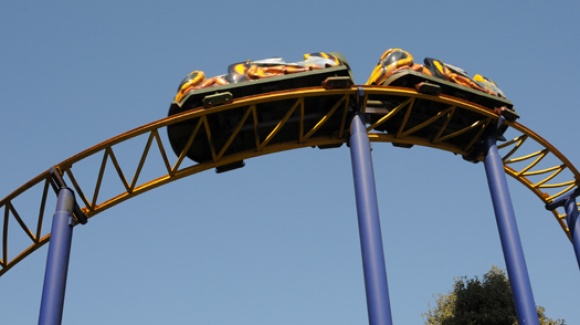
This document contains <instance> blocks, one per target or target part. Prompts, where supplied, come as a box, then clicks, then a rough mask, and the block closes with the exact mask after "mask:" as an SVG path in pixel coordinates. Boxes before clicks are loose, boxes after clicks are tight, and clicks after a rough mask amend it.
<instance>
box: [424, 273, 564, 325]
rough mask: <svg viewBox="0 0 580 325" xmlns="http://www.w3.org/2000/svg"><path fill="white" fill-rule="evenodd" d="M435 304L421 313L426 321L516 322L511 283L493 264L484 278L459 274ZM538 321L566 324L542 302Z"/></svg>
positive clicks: (464, 324) (452, 324)
mask: <svg viewBox="0 0 580 325" xmlns="http://www.w3.org/2000/svg"><path fill="white" fill-rule="evenodd" d="M435 302H436V304H437V306H436V307H435V308H434V309H431V308H429V311H428V312H427V313H425V314H424V315H423V316H424V318H425V325H480V324H481V325H517V324H518V321H517V318H516V312H515V306H514V303H513V299H512V292H511V287H510V284H509V281H508V278H507V276H506V274H505V272H504V271H503V270H501V269H500V268H498V267H496V266H492V268H491V270H490V271H489V272H487V273H486V274H485V275H484V276H483V279H479V278H478V277H475V278H473V279H468V278H467V277H461V278H458V279H456V280H455V284H454V285H453V290H452V292H450V293H448V294H440V295H438V296H437V298H436V301H435ZM537 312H538V318H539V320H540V324H541V325H566V322H565V321H564V320H562V319H558V320H552V319H550V318H548V317H547V316H546V314H545V309H544V307H542V306H538V307H537Z"/></svg>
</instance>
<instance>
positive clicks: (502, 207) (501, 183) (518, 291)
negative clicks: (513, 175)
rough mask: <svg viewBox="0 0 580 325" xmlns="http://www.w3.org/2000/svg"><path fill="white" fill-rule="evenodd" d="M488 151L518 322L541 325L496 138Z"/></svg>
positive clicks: (492, 190) (489, 177) (487, 146)
mask: <svg viewBox="0 0 580 325" xmlns="http://www.w3.org/2000/svg"><path fill="white" fill-rule="evenodd" d="M485 150H486V156H485V162H484V163H485V172H486V174H487V182H488V184H489V191H490V193H491V198H492V200H493V207H494V211H495V219H496V221H497V228H498V231H499V236H500V239H501V245H502V248H503V254H504V259H505V262H506V266H507V272H508V277H509V280H510V284H511V287H512V293H513V298H514V305H515V307H516V315H517V317H518V322H519V323H520V324H526V325H528V324H530V325H539V320H538V314H537V313H536V303H535V301H534V295H533V293H532V286H531V284H530V278H529V275H528V269H527V266H526V260H525V258H524V253H523V249H522V244H521V241H520V235H519V232H518V226H517V223H516V219H515V212H514V209H513V206H512V203H511V198H510V194H509V190H508V187H507V180H506V176H505V172H504V167H503V161H502V159H501V157H500V155H499V153H498V150H497V145H496V138H495V136H490V137H488V138H487V139H486V140H485Z"/></svg>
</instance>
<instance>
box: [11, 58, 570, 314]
mask: <svg viewBox="0 0 580 325" xmlns="http://www.w3.org/2000/svg"><path fill="white" fill-rule="evenodd" d="M335 55H336V56H337V57H338V59H339V60H340V63H339V64H336V65H327V66H325V67H324V68H321V69H306V70H296V71H295V72H294V71H293V72H292V73H286V72H284V71H283V72H282V73H281V74H276V75H273V76H269V77H268V78H260V79H258V80H252V81H248V82H241V83H231V82H216V80H215V79H214V80H213V81H212V84H211V86H208V87H205V86H204V87H196V86H195V85H194V86H192V84H191V83H188V82H189V81H190V80H191V79H192V77H193V78H195V77H197V76H198V75H197V74H194V75H191V76H189V79H187V80H184V82H183V83H182V84H181V85H180V91H181V90H182V89H184V90H183V91H181V95H179V96H176V98H175V100H174V101H173V103H172V104H171V107H170V109H169V114H168V116H167V117H166V118H162V119H160V120H158V121H155V122H152V123H150V124H147V125H143V126H141V127H138V128H136V129H133V130H130V131H128V132H125V133H123V134H120V135H118V136H116V137H113V138H111V139H108V140H106V141H104V142H102V143H100V144H98V145H96V146H93V147H91V148H89V149H87V150H85V151H82V152H81V153H79V154H77V155H75V156H73V157H70V158H68V159H66V160H64V161H62V162H60V163H58V164H55V165H53V166H51V167H50V168H49V169H47V170H46V171H44V172H42V173H41V174H39V175H38V176H36V177H34V178H33V179H31V180H30V181H28V182H27V183H25V184H24V185H22V186H21V187H19V188H17V189H16V190H14V191H13V192H11V193H10V194H9V195H8V196H6V197H5V198H3V199H2V200H1V201H0V211H2V212H3V216H4V218H3V223H2V242H1V245H2V250H1V256H0V275H2V274H4V273H6V272H7V271H9V270H10V269H12V268H13V267H14V266H15V265H16V264H17V263H18V262H20V261H22V260H23V259H24V258H25V257H27V256H29V255H30V254H31V253H33V252H34V251H36V250H37V249H38V248H40V247H41V246H43V245H44V244H47V243H48V242H49V241H51V236H52V235H53V233H51V230H50V229H46V227H43V224H44V221H46V220H47V219H49V217H50V216H49V215H48V214H49V213H50V214H52V212H50V211H53V210H52V207H51V206H50V204H51V202H54V201H55V200H56V195H58V193H59V192H60V191H61V190H62V189H63V188H66V189H70V190H71V191H72V192H74V194H75V198H76V200H75V201H74V203H73V205H72V208H71V216H72V218H73V220H74V225H78V224H86V223H87V221H88V220H89V219H91V218H92V217H94V216H96V215H97V214H99V213H101V212H103V211H105V210H107V209H109V208H111V207H113V206H115V205H117V204H120V203H122V202H124V201H126V200H129V199H131V198H133V197H135V196H137V195H139V194H141V193H144V192H147V191H149V190H152V189H155V188H157V187H160V186H163V185H166V184H168V183H170V182H173V181H176V180H178V179H181V178H184V177H187V176H190V175H193V174H196V173H200V172H202V171H206V170H210V169H215V170H216V171H217V172H225V171H229V170H233V169H236V168H242V167H243V166H244V164H245V161H246V160H248V159H251V158H253V157H257V156H262V155H267V154H273V153H277V152H281V151H286V150H292V149H299V148H315V149H316V148H319V149H331V148H337V147H341V146H342V145H344V144H347V145H349V146H350V147H351V150H352V146H353V139H352V136H353V134H354V130H353V124H351V123H352V121H353V116H359V117H360V118H361V121H362V123H363V125H364V128H363V129H364V130H363V132H364V135H365V137H366V138H367V139H368V141H370V142H375V143H382V142H388V143H391V144H392V145H394V146H397V147H404V148H410V147H412V146H425V147H430V148H435V149H440V150H444V151H447V152H449V153H451V154H453V155H456V156H460V157H462V158H463V159H465V160H466V161H469V162H473V163H478V162H485V159H486V139H488V138H490V137H491V138H493V139H494V140H500V141H501V144H499V145H498V146H497V149H498V151H499V153H500V156H501V163H502V166H503V172H504V173H505V174H507V175H509V176H511V177H513V178H514V179H516V180H517V181H518V182H520V183H521V184H522V185H523V186H525V187H526V188H528V189H529V190H531V191H532V192H533V193H534V194H535V195H536V196H537V197H538V198H539V200H540V202H539V203H540V204H541V205H540V207H544V208H546V209H547V211H549V213H551V214H552V215H553V217H554V220H555V222H557V223H558V225H559V226H560V227H561V229H562V231H563V234H564V235H565V236H567V237H568V238H569V239H570V240H571V241H572V242H573V243H575V240H578V238H576V237H575V235H574V230H575V229H574V224H575V222H576V221H575V220H576V219H573V218H572V217H574V215H577V214H578V208H579V206H578V204H577V203H576V201H575V197H576V196H577V195H579V194H580V190H579V187H578V185H579V180H580V174H579V173H578V170H577V169H576V168H575V167H574V166H573V165H572V163H571V162H570V161H569V160H568V159H567V158H566V157H565V156H564V155H563V154H562V153H561V152H560V151H558V149H556V148H555V147H554V146H552V145H551V144H550V143H549V142H548V141H546V140H545V139H543V138H542V137H540V136H539V135H538V134H536V133H535V132H533V131H532V130H530V129H528V128H527V127H525V126H524V125H522V124H520V123H518V122H517V119H518V114H517V113H516V111H515V109H514V106H513V104H512V103H511V102H510V101H509V100H507V99H506V98H505V97H502V96H498V94H497V93H494V94H491V93H486V92H484V91H481V89H470V88H469V87H467V86H465V85H461V84H459V85H458V84H457V83H456V82H453V81H449V80H444V79H442V78H439V77H437V76H433V75H427V74H425V73H422V72H420V71H417V69H403V70H402V71H395V73H392V71H389V72H390V73H391V75H390V76H388V77H385V76H384V75H382V74H381V73H380V71H378V70H375V72H373V74H374V75H375V79H374V80H375V81H376V80H379V79H380V82H373V80H369V82H367V83H366V84H365V85H355V84H354V82H353V79H352V76H351V75H350V68H349V66H348V63H347V62H346V60H345V59H344V58H342V57H341V56H340V55H339V54H335ZM264 64H265V66H268V67H272V66H275V67H278V66H279V65H280V62H279V61H276V62H275V64H273V63H272V62H266V63H264ZM302 66H304V65H302ZM293 67H295V65H294V66H293ZM383 67H384V65H383ZM451 67H452V66H451ZM397 68H400V67H397ZM399 70H400V69H399ZM264 71H265V70H262V71H261V72H262V73H263V72H264ZM223 78H225V77H223ZM230 79H231V78H230ZM371 79H372V78H371ZM246 81H247V80H246ZM184 85H185V86H184ZM494 85H495V84H494ZM186 88H188V89H186ZM178 94H179V92H178ZM165 135H167V136H168V139H169V143H170V145H167V142H166V141H164V137H165ZM508 135H509V137H507V138H506V136H508ZM126 145H130V146H132V147H133V148H138V147H141V148H142V151H140V152H141V154H140V155H139V157H138V159H136V160H135V161H136V164H135V165H134V166H131V168H124V167H122V166H121V164H120V163H119V161H118V159H117V156H118V154H119V152H120V150H121V149H120V148H121V146H126ZM310 150H312V149H310ZM171 152H173V153H174V154H171ZM153 156H155V157H161V161H162V163H161V164H160V166H161V167H160V169H159V170H158V171H157V172H158V175H157V176H155V177H153V178H145V177H144V174H143V173H142V170H143V168H144V166H145V165H147V163H148V162H149V161H150V160H151V159H153V158H151V157H153ZM86 160H92V161H99V162H100V163H99V167H98V170H97V171H96V174H97V175H96V177H95V178H94V182H82V181H80V180H79V178H78V177H77V175H78V172H79V170H80V169H79V168H82V167H81V166H82V165H83V161H86ZM107 170H108V172H107ZM110 182H117V183H120V184H122V186H121V190H120V191H119V192H118V193H114V194H108V193H107V195H105V194H103V192H104V191H103V190H102V188H103V184H107V183H110ZM30 193H37V194H34V195H29V196H32V197H36V201H32V202H31V201H27V202H26V208H25V207H23V206H22V205H21V204H20V205H19V198H20V197H23V196H26V195H27V194H30ZM55 194H56V195H55ZM31 207H33V208H31ZM571 207H572V208H571ZM49 210H50V211H49ZM576 218H577V217H576ZM22 237H25V238H27V240H28V244H27V245H25V246H24V248H22V247H23V246H22V245H21V244H18V245H15V244H13V240H14V239H13V238H22ZM13 246H15V247H16V248H13ZM575 250H576V252H577V256H578V248H577V247H576V244H575ZM508 271H509V270H508ZM510 280H511V279H510ZM369 308H370V307H369ZM369 313H370V312H369ZM371 319H372V317H371ZM371 323H372V321H371ZM387 323H388V322H387Z"/></svg>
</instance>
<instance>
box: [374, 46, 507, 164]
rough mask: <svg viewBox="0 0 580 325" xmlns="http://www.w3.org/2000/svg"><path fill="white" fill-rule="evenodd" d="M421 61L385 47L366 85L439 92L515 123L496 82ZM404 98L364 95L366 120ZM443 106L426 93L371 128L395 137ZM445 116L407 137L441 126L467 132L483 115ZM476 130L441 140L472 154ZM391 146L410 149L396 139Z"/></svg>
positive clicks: (435, 132)
mask: <svg viewBox="0 0 580 325" xmlns="http://www.w3.org/2000/svg"><path fill="white" fill-rule="evenodd" d="M424 62H425V64H424V65H419V64H415V63H414V62H413V57H412V55H411V54H410V53H408V52H406V51H404V50H402V49H398V48H395V49H389V50H387V51H385V52H384V53H383V55H382V56H381V59H380V60H379V63H378V64H377V66H376V67H375V69H374V70H373V72H372V73H371V76H370V78H369V80H368V81H367V85H377V86H389V87H404V88H412V89H415V90H417V91H418V92H419V93H423V94H426V95H431V96H439V95H441V94H444V95H448V96H452V97H455V98H459V99H463V100H466V101H469V102H472V103H475V104H477V105H480V106H483V107H485V108H488V109H489V110H491V111H493V112H494V113H496V114H498V115H503V116H504V117H505V118H506V119H507V120H509V121H514V120H516V119H517V118H518V117H519V116H518V115H517V113H516V112H515V110H514V108H513V104H512V102H511V101H509V100H507V99H506V98H505V95H504V94H503V92H502V91H501V89H499V87H497V85H496V84H495V82H493V81H491V80H489V79H487V78H485V77H483V76H482V75H479V74H478V75H476V76H475V78H473V79H472V78H471V77H470V76H469V75H468V74H467V73H466V72H465V71H464V70H463V69H461V68H459V67H456V66H454V65H451V64H447V63H443V62H442V61H440V60H435V59H431V58H426V59H425V60H424ZM405 100H407V97H405V96H388V97H386V96H380V95H377V96H369V107H368V108H367V113H368V117H369V121H370V122H371V123H374V122H376V121H378V120H379V119H380V118H381V117H383V116H385V114H387V113H388V112H390V111H391V110H392V109H394V108H395V107H397V106H398V105H399V104H401V103H403V102H404V101H405ZM448 107H449V105H447V104H444V103H440V102H438V101H434V100H432V99H431V98H429V97H427V96H426V97H418V98H416V99H415V100H414V102H413V107H412V110H411V114H410V115H409V116H407V117H405V113H404V112H403V111H401V112H399V113H397V114H395V115H394V116H392V117H391V118H390V119H389V120H388V121H386V122H385V123H382V124H380V125H378V126H376V127H375V130H378V131H386V132H388V133H391V134H395V135H397V134H399V132H401V131H402V130H403V129H404V130H410V129H412V128H413V127H416V126H420V125H421V124H422V123H424V122H426V121H428V120H429V119H431V118H435V117H436V116H437V114H439V113H440V112H441V111H442V110H443V109H446V108H448ZM459 112H460V113H459ZM446 118H448V117H447V116H445V117H443V116H442V118H439V119H438V120H436V121H435V122H433V123H431V124H429V125H428V126H426V127H420V128H418V129H416V131H414V132H413V133H412V134H411V135H410V136H413V137H420V138H425V139H427V140H429V141H431V140H433V139H435V138H436V137H439V136H441V134H440V133H439V132H440V131H441V129H442V128H443V129H444V134H443V135H445V134H452V133H454V132H457V131H460V130H469V126H470V125H473V124H474V123H476V122H477V121H479V120H481V119H482V116H481V114H478V113H476V112H471V111H468V110H460V111H457V112H455V113H454V114H453V115H452V116H451V117H450V118H448V120H446ZM444 123H446V124H444ZM492 128H494V126H492V125H489V126H488V128H487V129H486V132H485V133H484V135H487V134H489V132H491V131H492V130H491V129H492ZM506 129H507V127H506V126H505V125H504V126H502V127H501V128H500V130H498V131H499V134H498V135H499V136H501V135H502V134H503V133H504V132H505V130H506ZM494 131H495V130H494ZM478 132H479V130H478V129H472V130H469V131H467V132H465V133H463V134H461V135H458V136H453V137H449V138H448V139H447V140H446V141H445V142H447V143H448V144H450V145H453V146H457V147H459V148H461V149H463V150H466V151H473V152H475V151H477V150H478V149H477V148H476V147H477V146H478V145H479V144H480V143H481V140H482V139H478V141H476V142H477V143H475V144H474V143H473V140H474V137H476V136H478ZM393 144H394V145H398V146H404V147H410V145H403V144H397V143H396V142H394V143H393ZM465 158H466V159H468V160H470V161H473V160H477V159H479V158H480V157H479V155H478V158H473V157H472V155H471V154H470V155H469V157H465Z"/></svg>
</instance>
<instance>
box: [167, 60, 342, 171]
mask: <svg viewBox="0 0 580 325" xmlns="http://www.w3.org/2000/svg"><path fill="white" fill-rule="evenodd" d="M195 73H196V71H194V73H191V74H190V75H188V77H186V79H184V81H183V82H182V83H181V84H180V86H179V89H178V94H177V95H176V97H175V99H174V100H173V102H172V103H171V106H170V108H169V113H168V115H169V116H172V115H175V114H180V113H182V112H186V111H189V110H193V109H212V108H214V106H216V105H221V104H227V103H230V102H232V101H234V100H236V99H239V98H243V97H247V96H254V95H259V94H265V93H271V92H277V91H284V90H290V89H297V88H305V87H317V86H321V85H322V84H323V82H324V81H325V80H327V79H328V78H329V77H341V78H343V80H344V79H346V80H347V81H349V82H350V84H352V80H353V78H352V75H351V71H350V68H349V66H348V62H347V61H346V59H345V58H344V57H343V56H342V55H341V54H340V53H338V52H328V53H326V52H316V53H308V54H305V55H304V61H300V62H294V63H286V62H285V61H284V60H283V59H282V58H270V59H264V60H259V61H245V62H240V63H235V64H232V65H230V66H229V67H228V73H227V74H224V75H220V76H216V77H212V78H210V79H205V77H204V76H203V77H201V78H200V77H199V74H197V75H196V74H195ZM195 78H198V80H194V81H193V83H192V84H193V86H191V85H190V84H188V82H189V80H191V79H195ZM184 88H185V89H184ZM184 90H185V91H184ZM180 92H182V94H180ZM332 97H333V96H321V97H306V98H305V101H308V102H307V103H305V106H306V107H313V108H314V109H309V110H308V112H305V114H306V116H305V124H308V123H312V125H314V123H316V122H317V121H319V120H320V118H321V117H323V116H324V115H325V114H326V113H327V112H328V110H330V108H331V107H332V105H333V104H334V103H335V99H334V98H332ZM293 103H294V101H293V100H286V101H277V102H272V103H262V104H257V105H256V110H257V112H258V121H259V125H258V133H259V135H258V136H259V137H260V141H262V140H263V139H264V138H265V136H266V135H267V134H269V133H270V131H271V130H272V128H273V127H274V126H275V125H276V124H277V123H278V121H280V120H281V119H282V118H283V116H284V115H285V114H286V112H287V110H288V108H289V105H292V104H293ZM247 109H248V107H239V108H235V109H230V110H227V111H222V112H217V113H214V114H208V115H207V118H208V124H209V129H210V130H211V131H210V132H211V143H212V144H213V145H214V147H215V148H217V150H220V148H222V146H223V145H224V144H225V143H226V142H227V141H228V139H229V138H230V136H231V135H232V132H233V129H234V128H235V127H236V126H237V125H238V123H239V122H240V121H241V119H242V117H243V116H244V114H245V112H246V110H247ZM335 115H336V114H335ZM198 121H199V118H194V119H191V120H188V121H185V122H182V123H177V124H173V125H170V126H168V127H167V132H168V136H169V141H170V143H171V146H172V149H173V151H174V152H175V154H176V155H178V156H179V155H180V154H181V152H182V151H183V150H184V148H185V146H186V144H187V141H188V139H189V138H190V135H191V134H192V132H193V131H194V128H195V126H196V124H197V123H198ZM299 121H300V114H299V111H298V110H297V111H296V112H295V113H294V115H293V116H291V117H290V119H289V121H288V122H287V123H286V124H285V125H284V128H283V129H282V130H281V131H279V132H278V133H277V134H276V136H275V138H274V139H273V140H272V141H271V142H270V143H279V142H285V141H292V140H294V139H297V138H298V134H299ZM309 121H310V122H309ZM338 123H340V119H339V118H338V117H337V116H332V117H331V119H330V120H329V121H327V122H326V123H325V125H324V127H323V128H321V129H320V130H318V131H317V135H320V136H322V135H329V136H330V135H331V134H332V133H333V132H335V131H336V129H338ZM305 127H308V125H305ZM255 137H256V135H255V130H254V125H253V119H249V120H248V121H247V122H246V124H245V125H244V126H243V127H242V130H241V131H240V132H239V133H238V135H237V136H236V137H235V139H234V141H233V143H232V144H231V145H230V146H229V147H228V149H227V150H226V153H225V154H226V155H228V154H233V153H237V152H242V151H245V150H255V149H256V139H255ZM186 155H187V157H189V158H190V159H192V160H194V161H196V162H200V163H202V162H209V161H212V159H213V157H212V153H211V148H210V143H209V141H208V136H207V133H206V130H205V128H203V127H202V128H200V130H199V133H198V134H197V135H196V137H195V138H194V141H193V143H192V145H191V147H190V148H189V149H188V150H187V153H186ZM242 166H243V164H242ZM218 171H220V170H218Z"/></svg>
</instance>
